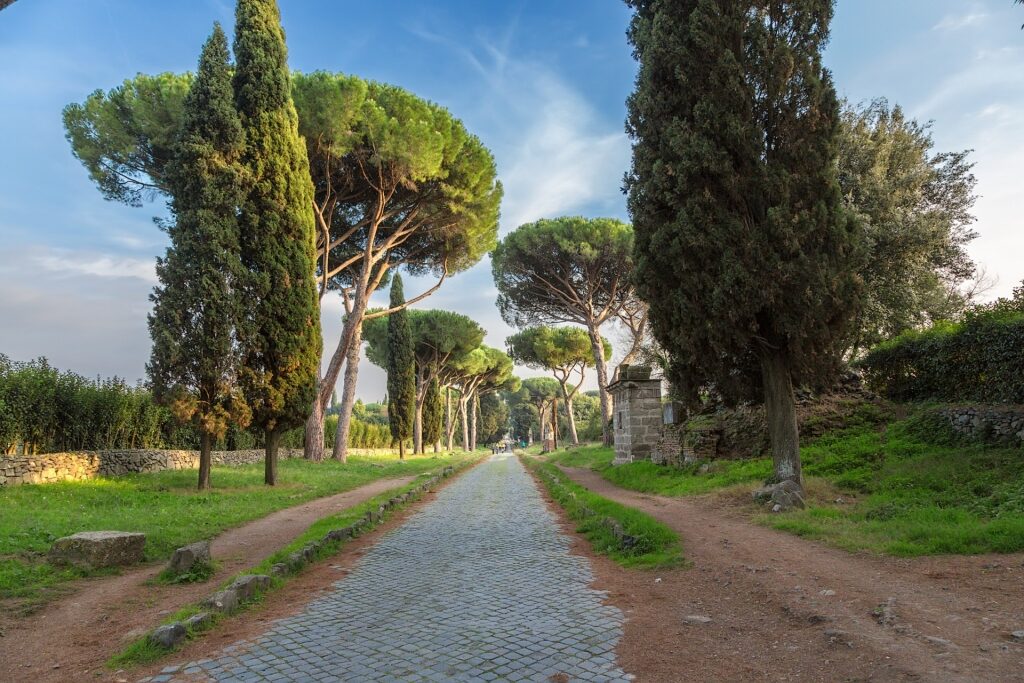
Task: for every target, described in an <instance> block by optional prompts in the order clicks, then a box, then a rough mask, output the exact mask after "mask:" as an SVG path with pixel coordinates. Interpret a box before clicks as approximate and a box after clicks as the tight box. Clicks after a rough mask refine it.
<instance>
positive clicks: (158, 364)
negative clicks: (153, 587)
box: [146, 24, 250, 490]
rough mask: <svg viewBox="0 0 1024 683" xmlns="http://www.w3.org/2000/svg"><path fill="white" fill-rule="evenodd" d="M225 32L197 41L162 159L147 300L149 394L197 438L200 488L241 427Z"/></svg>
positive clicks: (233, 164) (233, 129)
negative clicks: (160, 228) (163, 234)
mask: <svg viewBox="0 0 1024 683" xmlns="http://www.w3.org/2000/svg"><path fill="white" fill-rule="evenodd" d="M228 59H229V58H228V43H227V37H226V36H225V35H224V32H223V30H221V27H220V25H219V24H217V25H215V26H214V29H213V34H212V35H211V36H210V38H209V40H208V41H207V42H206V45H205V46H204V47H203V52H202V55H201V56H200V59H199V70H198V72H197V74H196V79H195V82H194V83H193V85H192V89H191V90H190V91H189V94H188V96H187V97H186V98H185V109H184V123H183V125H182V130H181V136H180V139H179V140H178V142H177V143H176V144H175V145H173V146H172V147H171V151H172V153H173V159H172V161H171V162H170V163H169V164H168V166H167V171H166V180H165V182H166V183H167V187H168V188H169V190H170V194H171V202H170V209H171V212H172V215H173V219H172V222H171V223H170V224H169V225H168V228H167V232H168V235H169V236H170V239H171V246H170V247H169V248H168V250H167V255H166V256H165V257H164V258H162V259H158V260H157V268H156V272H157V277H158V278H159V280H160V284H159V285H158V286H157V287H156V288H155V289H154V291H153V294H152V296H151V299H152V301H153V311H152V313H151V314H150V316H149V330H150V334H151V335H152V337H153V347H152V352H151V355H150V361H149V364H148V365H147V368H146V369H147V372H148V374H149V377H150V380H151V382H152V386H153V392H154V395H155V396H156V397H157V398H158V399H159V400H161V401H163V402H165V403H167V404H168V405H169V406H170V407H171V410H172V412H174V414H175V415H176V416H177V417H178V418H179V419H180V420H181V421H182V422H193V423H194V424H195V425H196V427H197V428H198V430H199V433H200V435H201V442H200V455H199V489H200V490H202V489H208V488H210V465H211V455H210V451H211V449H212V444H213V442H214V441H216V440H217V439H219V438H220V437H222V436H224V434H225V433H226V432H227V429H228V426H229V425H230V424H235V425H237V426H238V427H242V428H244V427H246V426H248V423H249V419H250V413H249V408H248V406H247V405H246V403H245V401H244V399H243V397H242V396H241V392H240V390H239V388H238V384H237V379H238V370H239V367H238V365H239V348H238V344H237V340H236V336H235V330H236V327H237V325H238V324H239V323H240V322H241V320H242V318H243V313H244V311H245V310H246V307H245V306H244V305H243V302H242V299H241V298H240V297H239V294H238V292H239V290H240V289H241V288H242V287H243V286H244V273H243V271H242V265H241V259H240V254H239V236H238V218H237V207H238V205H239V203H240V202H241V200H242V196H243V187H244V180H243V176H244V171H243V168H242V166H241V164H240V160H241V155H242V149H243V145H244V138H243V134H242V125H241V122H240V121H239V118H238V114H237V112H236V111H235V107H234V98H233V94H232V89H231V70H230V65H229V63H228Z"/></svg>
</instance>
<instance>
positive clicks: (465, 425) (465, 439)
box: [459, 396, 470, 451]
mask: <svg viewBox="0 0 1024 683" xmlns="http://www.w3.org/2000/svg"><path fill="white" fill-rule="evenodd" d="M467 403H469V399H468V398H467V397H465V396H460V397H459V417H461V418H462V450H464V451H468V450H470V448H469V420H468V419H467V416H466V404H467Z"/></svg>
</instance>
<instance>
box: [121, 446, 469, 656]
mask: <svg viewBox="0 0 1024 683" xmlns="http://www.w3.org/2000/svg"><path fill="white" fill-rule="evenodd" d="M475 460H476V458H473V457H462V458H459V459H457V460H455V461H454V465H455V468H456V473H457V472H458V471H459V470H460V469H461V468H462V467H464V466H466V465H468V464H470V463H471V462H473V461H475ZM426 476H427V475H426V474H422V475H420V476H419V477H417V479H416V480H415V481H413V482H411V483H409V484H406V485H405V486H399V487H396V488H393V489H390V490H388V491H385V492H384V493H381V494H379V495H377V496H375V497H373V498H371V499H369V500H367V501H364V502H363V503H360V504H359V505H355V506H353V507H350V508H346V509H345V510H342V511H340V512H336V513H334V514H332V515H328V516H326V517H322V518H321V519H319V520H317V521H316V522H314V523H313V524H311V525H310V526H309V527H308V528H307V529H306V530H305V531H304V532H303V533H302V534H300V535H299V536H297V537H296V538H295V539H294V540H293V541H292V542H291V543H289V544H288V545H286V546H284V547H283V548H280V549H279V550H277V551H276V552H275V553H274V554H272V555H270V556H269V557H267V558H266V559H264V560H263V561H262V562H260V563H259V564H257V565H255V566H253V567H251V568H250V569H247V570H245V571H243V572H239V573H238V574H235V575H234V576H232V577H230V578H228V579H226V580H225V581H224V582H223V583H222V585H221V588H225V587H227V586H228V585H230V584H231V582H233V581H234V580H235V579H236V578H238V577H239V576H242V575H245V574H269V573H270V568H271V566H272V565H274V564H275V563H278V562H285V561H286V560H287V558H288V555H289V554H291V553H292V552H295V551H297V550H300V549H302V548H303V547H304V546H305V545H307V544H308V543H310V542H313V541H321V540H322V539H323V538H324V536H325V535H326V534H327V532H328V531H332V530H334V529H340V528H342V527H346V526H350V525H352V524H353V523H354V522H357V521H359V520H361V519H363V518H364V517H365V515H366V513H367V512H370V511H371V510H377V509H378V506H380V505H381V504H382V503H384V502H385V501H387V500H388V499H390V498H393V497H395V496H400V495H402V494H403V493H405V492H407V491H412V490H413V489H415V488H416V487H417V486H418V485H419V484H420V483H422V481H423V480H424V479H425V478H426ZM393 510H394V508H393ZM388 514H390V513H385V516H387V515H388ZM367 530H368V529H367ZM363 533H365V530H364V532H363ZM344 545H345V541H332V542H324V543H321V546H320V549H319V550H318V551H317V553H316V555H315V556H314V557H313V559H312V560H311V563H313V562H319V561H320V560H322V559H324V558H326V557H330V556H332V555H334V554H336V553H337V552H338V551H339V550H340V549H341V547H342V546H344ZM293 575H294V574H289V575H285V576H273V575H271V585H270V588H269V590H275V589H277V588H279V587H281V586H282V585H283V584H285V583H286V582H287V581H288V580H289V579H290V578H291V576H293ZM210 592H211V594H212V593H213V592H215V591H214V590H213V589H211V591H210ZM263 597H264V594H259V595H257V596H255V597H254V598H252V599H251V600H249V601H248V602H246V603H243V604H242V605H241V606H240V608H239V610H238V611H236V612H234V613H233V614H232V616H234V615H237V614H239V613H240V612H242V611H244V610H245V609H248V608H251V607H252V606H253V605H256V604H259V603H260V602H262V600H263ZM204 611H207V610H206V609H205V608H203V606H202V605H201V604H198V603H196V604H192V605H187V606H185V607H183V608H181V609H180V610H178V611H177V612H175V613H174V614H171V615H170V616H168V617H167V618H166V619H164V621H163V623H164V624H172V623H174V622H184V621H185V620H186V619H188V618H189V617H191V616H193V615H196V614H198V613H200V612H204ZM226 618H227V616H225V615H222V614H217V613H210V619H209V621H207V622H206V625H205V626H204V627H203V628H201V629H198V630H196V629H189V632H188V639H192V638H195V637H197V636H200V635H202V634H203V633H206V632H208V631H211V630H213V628H214V627H215V626H216V625H217V624H219V623H220V622H221V621H223V620H224V619H226ZM170 652H172V650H167V649H164V648H162V647H160V646H158V645H154V644H153V643H152V642H151V641H150V640H149V636H148V634H147V635H146V636H143V637H141V638H137V639H136V640H135V641H133V642H131V643H130V644H128V645H127V646H126V647H125V648H124V649H122V650H121V651H120V652H118V653H116V654H114V655H113V656H112V657H110V659H108V660H107V666H108V667H109V668H112V669H118V668H122V669H127V668H131V667H136V666H143V665H146V664H151V663H153V662H155V661H157V660H159V659H161V658H163V657H164V656H166V655H167V654H169V653H170Z"/></svg>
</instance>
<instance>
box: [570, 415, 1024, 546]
mask: <svg viewBox="0 0 1024 683" xmlns="http://www.w3.org/2000/svg"><path fill="white" fill-rule="evenodd" d="M801 456H802V459H803V463H804V473H805V475H806V476H807V481H808V486H807V488H808V490H809V492H810V505H809V507H808V509H806V510H801V511H795V512H791V513H787V514H784V515H772V514H766V513H763V512H761V511H760V509H757V511H755V508H753V506H751V511H752V514H753V515H754V516H755V519H756V520H757V521H758V522H760V523H763V524H766V525H768V526H771V527H774V528H776V529H782V530H784V531H788V532H790V533H795V534H798V535H800V536H804V537H807V538H811V539H815V540H820V541H824V542H826V543H829V544H831V545H834V546H837V547H840V548H844V549H847V550H853V551H869V552H874V553H883V554H888V555H897V556H907V557H909V556H919V555H935V554H944V553H951V554H977V553H988V552H995V553H1009V552H1017V551H1021V550H1024V450H1022V449H1021V448H1013V447H995V446H988V445H982V444H976V443H973V444H972V443H964V442H958V441H957V440H956V439H954V438H953V437H952V436H951V435H950V434H949V432H948V429H945V428H943V427H942V426H941V425H940V424H937V423H936V422H935V421H934V420H932V419H930V418H928V417H927V414H926V413H925V412H918V413H917V414H912V415H911V416H910V417H908V418H905V419H902V420H894V421H892V422H890V423H889V424H888V425H885V426H884V427H883V428H881V429H878V428H875V427H872V426H866V425H860V426H857V427H852V428H848V429H843V430H839V431H833V432H829V433H826V434H824V435H823V436H821V437H819V438H817V439H814V440H813V441H810V442H808V443H805V444H804V445H803V447H802V448H801ZM552 459H553V460H554V461H555V462H558V463H560V464H563V465H568V466H575V467H591V468H592V469H595V470H597V471H599V472H600V473H601V475H602V476H603V477H604V478H605V479H607V480H608V481H610V482H612V483H614V484H616V485H618V486H621V487H623V488H627V489H632V490H635V491H644V492H648V493H656V494H660V495H666V496H685V495H695V494H701V493H709V492H713V491H718V490H722V489H726V488H728V487H730V486H732V487H735V486H736V485H749V486H750V487H751V488H752V487H754V486H756V485H758V484H759V483H760V482H761V481H763V480H764V479H765V478H766V477H767V475H768V474H769V472H770V470H771V463H770V461H769V460H768V459H755V460H732V461H717V462H713V463H706V464H705V467H701V465H700V464H695V465H690V466H687V467H684V468H669V467H662V466H658V465H653V464H651V463H649V462H638V463H630V464H627V465H621V466H618V467H612V466H611V459H612V453H611V450H610V449H607V448H600V447H594V448H580V449H576V450H573V451H568V452H565V453H562V452H560V453H558V454H556V455H555V456H554V457H553V458H552ZM818 491H820V492H821V493H820V494H818V493H816V492H818ZM837 498H845V499H846V502H843V503H837V502H835V501H836V499H837Z"/></svg>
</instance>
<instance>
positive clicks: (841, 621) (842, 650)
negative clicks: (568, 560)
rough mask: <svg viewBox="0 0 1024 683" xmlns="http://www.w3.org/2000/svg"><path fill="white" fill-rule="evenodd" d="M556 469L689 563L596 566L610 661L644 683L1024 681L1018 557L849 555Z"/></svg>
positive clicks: (706, 502) (715, 507) (706, 507)
mask: <svg viewBox="0 0 1024 683" xmlns="http://www.w3.org/2000/svg"><path fill="white" fill-rule="evenodd" d="M563 469H564V470H565V472H566V473H567V474H569V476H570V477H572V479H574V480H575V481H577V482H578V483H580V484H583V485H584V486H586V487H587V488H589V489H591V490H593V491H595V492H597V493H599V494H601V495H602V496H605V497H606V498H610V499H612V500H615V501H618V502H620V503H623V504H626V505H629V506H631V507H635V508H638V509H641V510H643V511H645V512H647V513H649V514H651V515H652V516H654V517H656V518H657V519H659V520H661V521H662V522H664V523H666V524H668V525H669V526H670V527H672V528H673V529H675V530H676V531H677V532H678V533H679V534H680V536H681V537H682V539H683V545H684V551H685V555H686V557H687V559H688V560H689V561H690V562H692V563H693V566H692V567H691V568H688V569H673V570H662V571H657V572H654V573H648V572H626V571H624V570H622V569H620V568H619V567H618V566H617V565H614V564H613V563H611V562H610V561H608V560H606V559H603V558H595V571H596V574H597V576H598V582H597V587H598V588H603V589H605V590H608V591H609V592H610V597H611V601H612V602H613V603H615V604H616V605H618V606H619V607H620V608H622V609H623V610H624V611H625V612H626V613H627V615H628V621H627V624H626V630H625V637H624V638H623V640H622V641H621V642H620V645H619V651H618V654H619V658H620V663H621V664H622V666H623V668H624V669H625V670H626V671H628V672H630V673H633V674H636V675H637V680H639V681H679V680H688V681H751V680H763V681H972V682H974V681H1024V644H1020V643H1015V642H1013V641H1012V640H1011V638H1010V635H1009V634H1010V632H1011V631H1016V630H1018V629H1024V554H1014V555H986V556H973V557H959V556H953V557H951V556H944V557H928V558H915V559H908V560H905V559H898V558H887V557H876V556H871V555H866V554H851V553H847V552H844V551H841V550H836V549H833V548H829V547H827V546H824V545H822V544H819V543H815V542H811V541H807V540H804V539H801V538H799V537H796V536H793V535H790V534H786V533H783V532H778V531H775V530H772V529H768V528H764V527H760V526H757V525H755V524H752V523H750V522H748V521H746V520H745V519H743V517H742V516H741V515H740V514H738V513H737V512H736V511H735V510H734V509H731V508H730V507H729V506H727V505H724V504H722V503H720V502H719V503H716V502H715V500H714V499H713V498H708V497H702V498H664V497H660V496H653V495H647V494H641V493H636V492H632V491H626V490H623V489H619V488H617V487H615V486H614V485H612V484H611V483H609V482H607V481H606V480H604V479H603V478H601V476H600V475H599V474H597V473H595V472H592V471H590V470H578V469H570V468H563ZM691 615H692V616H695V617H708V618H710V619H711V621H710V622H708V623H687V620H686V617H687V616H691ZM690 621H693V622H700V621H701V620H700V619H693V620H690Z"/></svg>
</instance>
